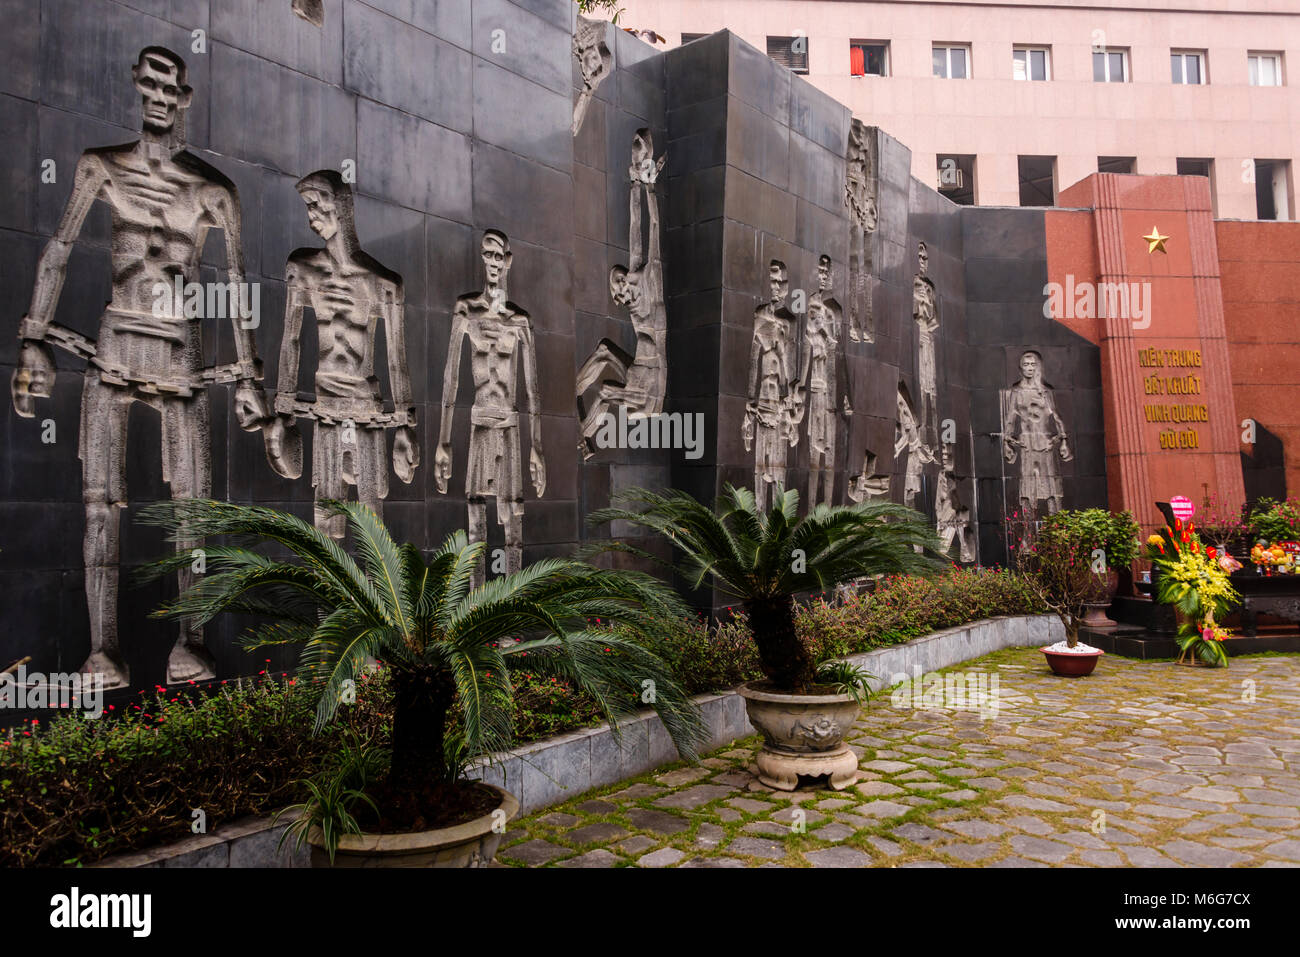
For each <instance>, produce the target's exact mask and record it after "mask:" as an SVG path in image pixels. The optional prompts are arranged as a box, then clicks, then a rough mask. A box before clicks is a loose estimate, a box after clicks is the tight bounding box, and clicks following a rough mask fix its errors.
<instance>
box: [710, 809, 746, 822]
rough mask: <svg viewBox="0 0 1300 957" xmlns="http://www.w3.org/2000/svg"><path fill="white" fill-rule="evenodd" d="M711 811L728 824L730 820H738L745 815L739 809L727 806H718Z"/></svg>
mask: <svg viewBox="0 0 1300 957" xmlns="http://www.w3.org/2000/svg"><path fill="white" fill-rule="evenodd" d="M713 813H714V814H716V815H718V817H719V818H720V819H722V820H723V821H726V822H727V823H728V824H730V823H731V822H732V821H739V820H740V819H741V818H743V817H744V816H745V815H743V814H741V813H740V812H739V811H736V810H733V809H732V808H729V807H720V808H718V809H717V810H716V811H714V812H713Z"/></svg>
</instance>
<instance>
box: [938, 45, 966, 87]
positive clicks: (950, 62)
mask: <svg viewBox="0 0 1300 957" xmlns="http://www.w3.org/2000/svg"><path fill="white" fill-rule="evenodd" d="M933 59H934V75H935V76H938V77H943V78H944V79H945V80H964V79H966V78H967V77H969V76H970V47H968V46H939V45H938V44H936V45H935V47H934V57H933Z"/></svg>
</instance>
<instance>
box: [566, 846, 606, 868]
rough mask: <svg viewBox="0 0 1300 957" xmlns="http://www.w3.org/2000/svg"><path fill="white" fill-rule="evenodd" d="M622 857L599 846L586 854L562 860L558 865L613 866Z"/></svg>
mask: <svg viewBox="0 0 1300 957" xmlns="http://www.w3.org/2000/svg"><path fill="white" fill-rule="evenodd" d="M620 860H621V858H620V857H619V856H618V855H617V854H611V853H610V852H609V851H607V850H605V849H604V848H603V847H598V848H596V849H595V850H594V851H588V852H587V853H586V854H580V855H578V856H577V857H571V858H569V859H568V860H567V861H560V863H558V864H556V865H555V866H556V867H613V866H614V865H615V864H617V863H618V862H619V861H620Z"/></svg>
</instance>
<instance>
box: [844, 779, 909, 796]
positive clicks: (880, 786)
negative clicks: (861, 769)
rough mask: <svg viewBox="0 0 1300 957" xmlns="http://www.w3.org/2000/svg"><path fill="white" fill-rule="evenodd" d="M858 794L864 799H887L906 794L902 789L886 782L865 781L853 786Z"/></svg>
mask: <svg viewBox="0 0 1300 957" xmlns="http://www.w3.org/2000/svg"><path fill="white" fill-rule="evenodd" d="M855 787H856V788H857V791H858V793H859V794H861V795H862V796H864V797H889V796H890V795H892V794H906V793H907V792H906V791H904V790H903V789H902V788H900V787H898V786H897V785H894V784H890V783H889V782H888V781H865V782H863V783H861V784H857V785H855Z"/></svg>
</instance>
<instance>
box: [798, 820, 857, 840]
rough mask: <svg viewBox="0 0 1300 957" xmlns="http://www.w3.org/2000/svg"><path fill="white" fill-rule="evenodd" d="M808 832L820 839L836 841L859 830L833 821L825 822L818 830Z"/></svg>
mask: <svg viewBox="0 0 1300 957" xmlns="http://www.w3.org/2000/svg"><path fill="white" fill-rule="evenodd" d="M808 833H809V834H810V835H811V836H813V837H815V838H817V840H819V841H831V842H832V843H834V842H837V841H842V840H844V839H845V838H846V837H852V836H853V835H854V834H855V833H857V832H856V831H855V830H854V829H853V828H851V827H849V826H848V825H847V824H841V823H839V822H838V821H833V822H831V823H830V824H824V825H822V826H821V827H819V828H817V830H815V831H809V832H808Z"/></svg>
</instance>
